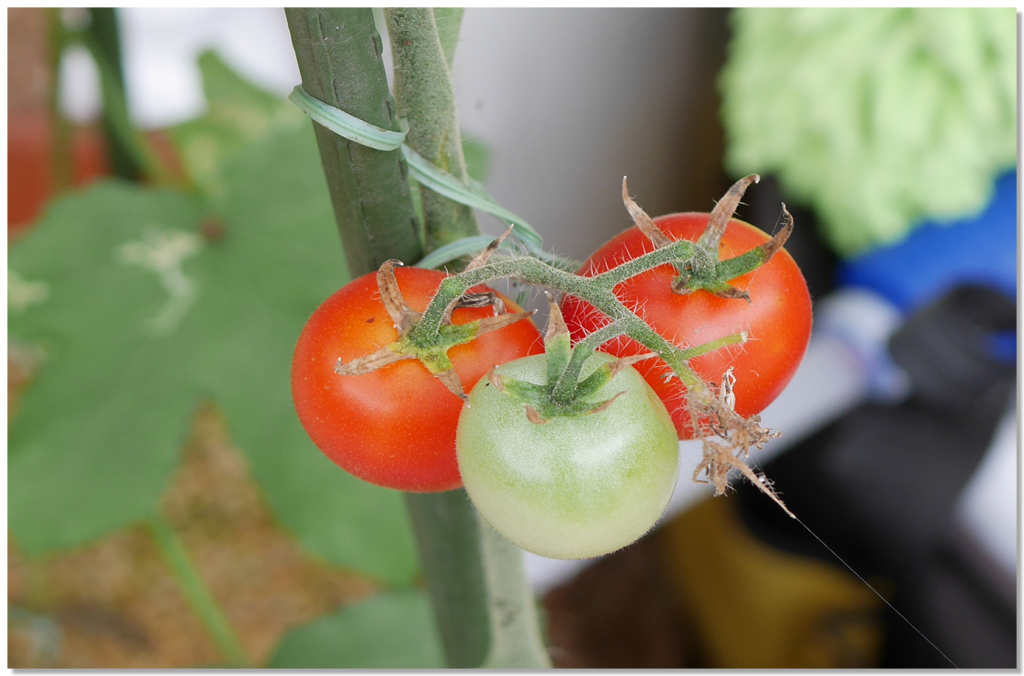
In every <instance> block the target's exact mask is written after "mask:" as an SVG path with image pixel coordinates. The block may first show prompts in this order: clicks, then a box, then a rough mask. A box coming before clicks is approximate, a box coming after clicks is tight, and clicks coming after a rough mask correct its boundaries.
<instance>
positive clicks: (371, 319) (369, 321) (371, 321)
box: [366, 317, 376, 324]
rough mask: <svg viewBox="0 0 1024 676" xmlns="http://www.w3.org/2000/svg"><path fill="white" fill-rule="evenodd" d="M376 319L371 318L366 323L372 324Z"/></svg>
mask: <svg viewBox="0 0 1024 676" xmlns="http://www.w3.org/2000/svg"><path fill="white" fill-rule="evenodd" d="M374 319H376V317H370V318H369V319H367V320H366V323H367V324H372V323H373V320H374Z"/></svg>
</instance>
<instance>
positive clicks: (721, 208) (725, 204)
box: [697, 174, 761, 252]
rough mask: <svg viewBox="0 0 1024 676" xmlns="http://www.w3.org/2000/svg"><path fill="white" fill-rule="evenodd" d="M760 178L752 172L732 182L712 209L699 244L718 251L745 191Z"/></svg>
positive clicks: (709, 249)
mask: <svg viewBox="0 0 1024 676" xmlns="http://www.w3.org/2000/svg"><path fill="white" fill-rule="evenodd" d="M760 180H761V177H760V176H758V175H757V174H750V175H749V176H744V177H743V178H741V179H740V180H738V181H736V182H735V183H733V184H732V186H731V187H730V188H729V189H728V190H727V191H726V192H725V195H723V196H722V199H720V200H719V201H718V204H716V205H715V208H714V209H712V210H711V218H709V219H708V227H707V228H705V230H704V234H703V235H701V236H700V240H699V241H698V242H697V244H698V246H700V247H702V248H704V249H707V250H708V251H715V252H717V251H718V247H719V246H720V245H721V243H722V235H723V234H725V226H727V225H729V219H731V218H732V215H733V214H734V213H736V207H737V206H739V203H740V199H742V198H743V193H745V192H746V191H747V188H748V187H750V184H751V183H757V182H758V181H760Z"/></svg>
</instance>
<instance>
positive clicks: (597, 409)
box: [587, 390, 626, 415]
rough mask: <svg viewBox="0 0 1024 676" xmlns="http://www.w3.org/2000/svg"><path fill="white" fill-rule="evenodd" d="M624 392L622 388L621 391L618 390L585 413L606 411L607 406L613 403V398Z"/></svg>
mask: <svg viewBox="0 0 1024 676" xmlns="http://www.w3.org/2000/svg"><path fill="white" fill-rule="evenodd" d="M625 393H626V391H625V390H623V391H622V392H619V393H618V394H616V395H615V396H614V397H612V398H611V399H606V400H605V401H602V402H601V403H600V404H598V405H597V406H595V407H594V408H592V409H590V410H589V411H587V415H594V414H595V413H600V412H601V411H607V410H608V407H609V406H611V405H612V404H614V403H615V400H616V399H618V398H619V397H621V396H622V395H624V394H625Z"/></svg>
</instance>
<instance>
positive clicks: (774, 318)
mask: <svg viewBox="0 0 1024 676" xmlns="http://www.w3.org/2000/svg"><path fill="white" fill-rule="evenodd" d="M708 217H709V214H706V213H678V214H669V215H667V216H661V217H659V218H656V219H654V221H655V223H657V224H658V226H659V227H660V228H661V230H662V231H663V232H664V233H665V234H666V235H668V236H669V237H670V238H672V239H674V240H680V239H686V240H690V241H694V242H695V241H697V240H698V239H699V238H700V236H701V234H702V233H703V232H704V228H705V227H706V225H707V222H708ZM768 239H769V236H768V235H767V234H765V233H764V232H763V231H761V230H759V229H757V228H755V227H754V226H752V225H750V224H749V223H744V222H743V221H738V220H732V221H730V222H729V225H728V226H727V227H726V230H725V234H724V235H723V237H722V244H721V247H720V249H719V255H720V258H721V259H726V258H732V257H733V256H737V255H739V254H742V253H745V252H747V251H749V250H750V249H753V248H754V247H756V246H758V245H760V244H762V243H764V242H765V241H767V240H768ZM654 248H655V247H654V245H653V244H652V243H651V242H650V240H648V239H647V237H645V236H644V235H643V234H642V233H641V232H640V230H638V229H637V228H636V227H633V228H630V229H629V230H626V231H625V232H622V233H621V234H619V235H617V236H616V237H613V238H612V239H611V240H610V241H608V242H607V243H606V244H605V245H604V246H602V247H601V248H600V249H598V250H597V251H596V252H594V254H593V255H592V256H591V257H590V258H589V259H587V261H586V262H584V264H583V266H582V267H581V268H580V270H579V274H581V275H584V276H592V275H595V274H597V273H599V272H602V271H604V270H607V269H609V268H611V267H613V266H615V265H617V264H619V263H622V262H623V261H625V260H629V259H632V258H636V257H638V256H640V255H642V254H644V253H647V252H649V251H652V250H654ZM676 275H677V273H676V272H675V270H674V269H673V268H672V266H670V265H663V266H661V267H658V268H655V269H654V270H650V271H648V272H646V273H644V274H642V275H638V276H637V277H634V278H632V279H630V280H628V281H626V282H624V283H622V284H620V285H618V286H617V287H616V288H615V293H616V295H617V296H618V297H619V299H620V300H621V301H622V302H623V303H625V304H626V306H627V307H630V308H631V309H633V310H634V311H635V312H637V313H638V314H639V315H640V316H641V317H643V318H644V319H645V320H646V321H647V322H648V323H649V324H650V325H651V326H652V327H654V329H655V330H656V331H657V332H658V333H659V334H661V335H662V336H664V337H665V338H667V339H668V340H670V341H671V342H672V343H673V344H675V345H678V346H680V347H694V346H697V345H700V344H702V343H707V342H709V341H712V340H716V339H718V338H722V337H724V336H728V335H730V334H733V333H738V332H740V331H746V332H747V342H746V343H745V344H743V345H735V346H729V347H726V348H722V349H719V350H716V351H714V352H711V353H708V354H706V355H703V356H700V357H697V358H695V359H692V360H690V367H691V368H692V369H693V370H694V371H695V372H696V373H697V374H698V375H699V376H700V377H701V378H703V379H704V381H705V382H715V383H718V382H720V381H721V379H722V374H723V373H724V372H725V371H726V369H728V368H729V367H730V366H732V367H733V375H734V376H736V385H735V389H734V394H735V395H736V412H737V413H739V414H740V415H743V416H750V415H753V414H755V413H760V412H761V411H762V410H764V408H765V407H766V406H768V404H770V403H771V402H772V401H773V400H774V399H775V398H776V397H777V396H778V395H779V393H780V392H782V390H783V389H784V388H785V387H786V385H787V384H788V383H789V381H790V379H792V377H793V374H794V373H795V372H796V369H797V366H799V364H800V361H801V360H802V359H803V356H804V353H805V352H806V350H807V343H808V341H809V340H810V336H811V297H810V294H809V293H808V290H807V283H806V282H805V281H804V278H803V275H802V274H801V273H800V269H799V268H798V267H797V265H796V262H795V261H794V260H793V257H792V256H790V255H789V253H788V252H786V251H785V250H781V251H779V252H778V253H776V254H775V255H774V256H773V257H772V258H771V260H769V261H768V262H767V263H765V264H764V265H762V266H761V267H760V268H758V269H757V270H754V271H753V272H751V273H748V274H746V275H743V276H742V277H738V278H736V279H734V280H732V282H731V283H732V285H733V286H735V287H738V288H740V289H743V290H745V291H747V293H749V294H750V300H751V303H747V302H746V301H744V300H739V299H724V298H719V297H717V296H713V295H711V294H710V293H707V292H704V291H698V292H696V293H691V294H686V295H679V294H676V293H673V292H672V289H671V283H672V280H673V279H674V278H675V277H676ZM562 313H563V314H564V316H565V321H566V324H568V326H569V330H570V332H571V334H572V338H573V340H574V341H576V340H580V339H581V338H583V337H584V336H585V335H587V334H588V333H590V332H592V331H594V330H595V329H597V328H600V327H601V326H604V325H605V324H607V323H608V320H607V318H606V317H605V316H604V315H602V314H601V313H599V312H597V311H596V310H595V309H594V308H593V307H592V306H590V305H589V304H587V303H585V302H583V301H580V300H578V299H576V298H574V297H572V296H567V297H566V299H565V301H564V302H563V303H562ZM601 350H602V351H605V352H608V353H610V354H614V355H617V356H627V355H632V354H637V353H639V352H642V351H646V348H644V347H643V346H642V345H640V344H639V343H637V342H635V341H633V340H631V339H629V338H625V337H620V338H617V339H615V340H613V341H610V342H608V343H605V345H604V346H603V347H602V348H601ZM634 368H636V369H637V370H638V371H640V373H641V374H643V376H644V378H645V379H646V380H647V382H648V383H650V385H651V387H652V388H654V391H655V392H657V393H658V396H659V397H661V400H662V401H663V402H664V403H665V406H666V408H668V410H669V413H670V414H671V415H672V420H673V422H674V423H675V425H676V431H677V432H678V433H679V438H680V439H690V438H692V437H693V430H692V427H691V424H690V422H691V421H690V415H689V413H688V412H687V410H686V407H685V405H684V397H685V394H686V388H685V387H684V386H683V385H682V383H681V382H680V381H679V379H678V378H672V379H671V380H670V381H669V382H668V383H666V382H664V380H663V376H664V375H665V374H666V373H668V372H669V369H668V366H667V365H665V363H664V362H662V361H661V360H656V359H651V360H647V361H642V362H639V363H637V364H634Z"/></svg>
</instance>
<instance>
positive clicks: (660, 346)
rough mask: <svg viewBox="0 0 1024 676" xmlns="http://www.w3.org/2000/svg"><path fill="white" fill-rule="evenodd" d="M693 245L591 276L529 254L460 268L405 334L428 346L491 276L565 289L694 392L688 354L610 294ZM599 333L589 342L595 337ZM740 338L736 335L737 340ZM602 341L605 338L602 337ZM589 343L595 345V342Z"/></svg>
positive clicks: (564, 386)
mask: <svg viewBox="0 0 1024 676" xmlns="http://www.w3.org/2000/svg"><path fill="white" fill-rule="evenodd" d="M693 249H694V245H693V243H692V242H687V241H685V240H680V241H677V242H674V243H673V244H671V245H667V246H664V247H661V248H660V249H655V250H654V251H651V252H649V253H646V254H644V255H643V256H639V257H637V258H634V259H632V260H630V261H627V262H626V263H623V264H622V265H619V266H617V267H615V268H612V269H611V270H608V271H607V272H604V273H602V274H600V275H597V276H594V277H582V276H580V275H575V274H573V273H571V272H567V271H565V270H560V269H559V268H556V267H554V266H552V265H549V264H547V263H545V262H544V261H541V260H539V259H536V258H532V257H523V258H514V259H508V260H503V261H497V262H493V263H488V264H486V265H483V266H480V267H478V268H474V269H473V270H470V271H468V272H463V273H462V274H460V275H458V276H454V277H448V278H447V279H445V280H444V281H443V282H442V283H441V285H440V287H439V288H438V291H437V294H435V296H434V298H433V299H432V300H431V302H430V305H428V306H427V309H426V310H425V311H424V313H423V318H422V319H421V320H420V323H419V324H418V325H417V326H416V327H415V328H414V329H413V330H412V331H411V332H410V333H409V338H410V340H412V341H414V342H416V343H417V344H422V345H430V344H433V342H434V341H435V339H436V336H437V335H438V333H439V331H440V326H441V321H442V320H443V318H444V317H445V316H447V313H448V312H449V311H450V309H451V307H453V306H454V304H455V303H456V302H457V301H458V299H459V298H461V297H462V294H464V293H465V292H466V291H467V290H468V289H469V288H470V287H472V286H475V285H477V284H484V283H486V282H489V281H492V280H495V279H501V278H504V277H514V278H516V279H520V280H522V281H524V282H526V283H527V284H535V285H538V286H543V287H548V288H552V289H558V290H559V291H564V292H566V293H569V294H571V295H573V296H576V297H577V298H579V299H580V300H583V301H585V302H587V303H589V304H590V305H593V306H594V307H595V308H597V309H598V310H599V311H601V312H602V313H604V314H605V316H607V317H608V318H609V320H610V322H611V323H612V324H614V325H615V327H616V328H615V329H614V331H617V333H615V334H614V335H619V334H624V335H627V336H629V337H630V338H632V339H633V340H635V341H637V342H638V343H640V344H641V345H643V346H644V347H646V348H647V349H649V350H651V351H652V352H654V353H655V354H657V355H658V356H659V357H660V358H661V359H662V360H664V361H665V363H667V364H668V365H669V367H670V368H671V369H672V371H673V373H675V375H676V376H677V377H678V378H679V379H680V380H681V381H682V382H683V385H685V386H686V388H687V389H688V390H690V391H691V392H696V391H699V390H700V389H702V388H703V387H704V381H703V380H701V378H700V377H699V376H698V375H697V374H696V373H694V372H693V370H692V369H691V368H690V367H689V365H688V364H687V363H686V362H687V360H688V359H690V358H692V357H691V355H690V354H689V353H688V352H687V351H685V350H682V349H680V348H678V347H676V346H675V345H673V344H672V343H670V342H669V341H668V340H666V339H665V338H664V337H662V336H661V335H660V334H659V333H658V332H657V331H655V330H654V329H652V328H651V327H650V326H649V325H648V324H647V322H645V321H644V320H643V319H642V318H640V317H639V316H638V315H637V314H636V313H635V312H633V311H632V310H631V309H629V308H628V307H626V306H625V305H624V304H623V303H622V301H620V300H619V299H618V298H617V297H616V296H615V293H614V291H613V290H614V288H615V286H616V285H617V284H619V283H620V282H622V281H625V280H626V279H629V278H630V277H634V276H636V275H638V274H641V273H643V272H646V271H648V270H652V269H654V268H656V267H658V266H660V265H665V264H668V263H673V262H677V261H679V260H685V259H686V258H687V257H688V256H690V255H692V253H693ZM610 331H611V330H610ZM600 335H604V334H600ZM599 337H600V336H599ZM599 337H598V338H595V339H594V340H597V339H599ZM612 337H614V336H613V335H612V334H610V333H609V335H608V338H606V339H605V340H608V339H610V338H612ZM742 339H743V338H740V339H739V340H742ZM601 342H602V343H603V342H605V341H604V340H602V341H601ZM593 347H594V348H596V347H598V345H594V346H593ZM582 359H583V357H582V356H581V357H578V358H577V357H575V356H574V360H575V362H574V361H570V367H571V368H577V369H578V368H582V361H581V360H582ZM577 374H578V372H577ZM560 381H563V379H560ZM575 383H576V381H575V379H572V378H571V376H569V379H567V380H564V381H563V382H559V385H558V391H557V394H556V396H561V397H565V396H568V391H569V388H572V387H575Z"/></svg>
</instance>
